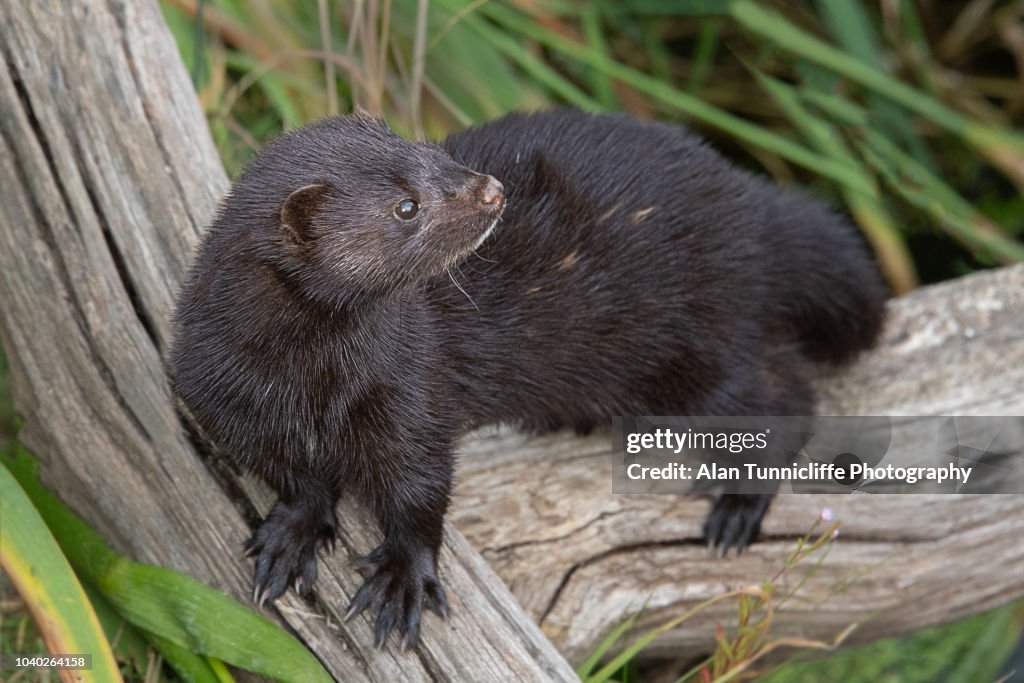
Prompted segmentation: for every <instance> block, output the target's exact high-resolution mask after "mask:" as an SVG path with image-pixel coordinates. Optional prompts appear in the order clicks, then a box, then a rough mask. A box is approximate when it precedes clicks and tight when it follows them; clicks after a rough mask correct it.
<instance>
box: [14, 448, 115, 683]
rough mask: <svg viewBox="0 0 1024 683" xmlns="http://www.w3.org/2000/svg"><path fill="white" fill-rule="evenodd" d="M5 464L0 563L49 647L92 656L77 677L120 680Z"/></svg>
mask: <svg viewBox="0 0 1024 683" xmlns="http://www.w3.org/2000/svg"><path fill="white" fill-rule="evenodd" d="M4 465H5V463H3V462H0V521H2V523H3V529H2V533H0V566H2V567H3V570H4V572H6V574H7V576H8V577H9V578H10V579H11V582H12V583H13V584H14V588H15V589H16V590H17V591H18V594H19V595H20V596H21V598H22V599H23V600H24V601H25V604H26V605H28V608H29V611H30V612H31V613H32V617H33V619H34V620H35V624H36V629H37V630H38V631H39V634H40V636H42V638H43V641H44V642H45V643H46V649H47V651H48V652H50V653H51V654H67V655H71V654H89V655H92V668H91V669H81V670H77V671H75V672H74V673H75V676H76V678H77V680H80V681H82V682H83V683H90V682H91V681H97V682H98V683H107V682H108V681H120V680H121V673H120V672H119V671H118V667H117V662H116V661H115V660H114V654H113V652H111V650H110V643H109V642H108V641H107V638H106V636H105V635H104V633H103V628H102V626H100V622H99V619H98V618H97V616H96V612H95V611H93V608H92V605H91V604H90V603H89V598H88V597H86V595H85V591H84V590H83V589H82V586H81V584H80V583H79V582H78V579H77V577H76V576H75V574H74V572H73V571H72V570H71V567H70V566H69V564H68V561H67V559H66V558H65V557H64V555H63V554H61V551H60V547H59V546H58V545H57V542H56V541H55V540H54V538H53V536H52V535H51V533H50V531H49V529H47V528H46V523H45V522H44V521H43V518H42V516H41V515H40V514H39V511H38V510H37V509H36V507H35V506H34V505H33V504H32V501H31V500H30V499H29V497H28V495H26V493H25V491H24V490H23V489H22V487H21V486H20V485H19V483H18V481H17V480H16V479H15V478H14V476H13V475H12V474H11V472H10V471H9V470H8V469H7V467H5V466H4Z"/></svg>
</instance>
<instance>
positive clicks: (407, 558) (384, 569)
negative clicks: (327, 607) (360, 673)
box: [345, 543, 448, 650]
mask: <svg viewBox="0 0 1024 683" xmlns="http://www.w3.org/2000/svg"><path fill="white" fill-rule="evenodd" d="M435 557H436V556H435V554H434V553H433V552H432V551H430V550H419V551H412V550H404V549H403V550H396V549H394V548H393V547H391V546H389V545H388V544H387V543H385V544H383V545H381V546H380V547H378V548H377V549H376V550H374V551H373V552H371V553H370V554H369V555H367V556H366V557H363V558H360V559H359V560H356V562H355V565H356V569H357V570H358V571H359V573H360V574H362V575H363V579H364V581H363V585H362V586H361V587H360V588H359V590H358V591H356V594H355V596H354V597H353V598H352V602H351V604H350V605H349V608H348V614H346V615H345V619H346V621H347V620H349V619H352V618H354V617H355V616H357V615H359V614H362V613H363V612H364V611H366V610H367V609H369V608H370V607H374V608H376V609H377V610H378V612H377V620H376V622H375V623H374V626H373V644H374V645H375V646H376V647H381V646H383V645H384V644H385V643H386V642H387V640H388V636H389V635H390V634H391V631H393V630H397V631H398V637H399V643H404V645H405V648H406V649H407V650H411V649H413V648H414V647H416V644H417V643H418V642H419V639H420V618H421V616H422V614H423V608H424V607H425V608H427V609H428V610H430V611H431V612H433V613H434V614H436V615H438V616H439V617H441V618H447V616H448V599H447V597H445V593H444V588H442V586H441V582H440V580H438V578H437V569H436V559H435Z"/></svg>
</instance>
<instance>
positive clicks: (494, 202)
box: [480, 176, 505, 207]
mask: <svg viewBox="0 0 1024 683" xmlns="http://www.w3.org/2000/svg"><path fill="white" fill-rule="evenodd" d="M480 201H481V202H483V203H484V204H485V205H486V206H493V207H500V206H501V205H502V204H504V203H505V187H504V185H502V184H501V182H499V181H498V179H497V178H495V177H493V176H487V180H485V181H484V186H483V189H481V190H480Z"/></svg>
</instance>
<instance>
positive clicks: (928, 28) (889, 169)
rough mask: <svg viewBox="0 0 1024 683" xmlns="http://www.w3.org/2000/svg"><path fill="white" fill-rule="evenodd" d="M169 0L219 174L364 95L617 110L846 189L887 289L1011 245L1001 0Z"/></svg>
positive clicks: (1011, 82)
mask: <svg viewBox="0 0 1024 683" xmlns="http://www.w3.org/2000/svg"><path fill="white" fill-rule="evenodd" d="M162 4H163V7H164V12H165V16H166V17H167V19H168V22H169V24H170V26H171V28H172V31H173V33H174V35H175V37H176V39H177V40H178V43H179V46H180V47H181V52H182V55H183V56H184V57H185V59H186V62H187V64H188V67H189V70H190V72H191V73H192V74H193V77H194V79H195V81H196V86H197V90H198V92H199V95H200V98H201V101H202V102H203V106H204V108H205V110H206V111H207V114H208V118H209V121H210V127H211V131H212V132H213V135H214V139H215V141H216V142H217V145H218V148H219V149H220V151H221V154H222V156H223V158H224V161H225V165H226V166H227V168H228V170H229V172H231V173H235V172H237V171H238V170H239V169H240V168H241V166H242V165H243V164H244V162H245V160H246V159H247V158H248V157H249V156H250V155H251V154H252V153H253V151H254V150H255V149H258V147H259V146H260V145H261V144H262V143H263V142H264V141H266V140H267V139H269V138H270V137H272V136H274V135H276V134H277V133H279V132H280V131H282V130H287V129H290V128H294V127H296V126H298V125H301V124H302V123H304V122H306V121H310V120H312V119H315V118H318V117H321V116H324V115H327V114H330V113H333V112H336V111H340V112H344V111H348V110H350V109H351V108H352V107H353V106H354V105H356V104H359V105H361V106H363V107H365V108H367V109H369V110H370V111H371V112H374V113H378V114H381V115H383V116H385V117H386V118H387V119H388V121H389V122H390V123H391V125H392V126H393V127H394V128H395V129H396V130H398V131H399V132H400V133H402V134H405V135H409V136H414V137H440V136H443V135H444V134H446V133H447V132H449V131H451V130H453V129H456V128H460V127H462V126H466V125H470V124H472V123H479V122H482V121H485V120H487V119H490V118H493V117H495V116H499V115H501V114H503V113H505V112H507V111H511V110H515V109H535V108H539V107H549V106H558V105H566V104H570V105H574V106H577V107H580V108H583V109H586V110H590V111H599V110H604V109H626V110H629V111H632V112H634V113H636V114H637V115H639V116H644V117H656V118H661V119H667V120H673V121H680V122H685V123H687V124H688V125H690V126H692V127H694V128H697V129H699V130H700V131H702V132H703V133H704V134H705V135H707V136H709V137H711V138H712V140H713V142H714V143H715V144H716V145H717V146H718V147H720V148H721V149H722V150H723V151H724V152H725V153H727V154H729V155H730V156H732V157H733V158H735V159H736V160H737V161H738V162H739V163H741V164H744V165H747V166H750V167H753V168H755V169H757V170H759V171H760V172H766V173H769V174H771V175H773V176H775V177H776V178H777V179H778V180H780V181H781V182H785V183H791V182H796V183H801V184H805V185H810V186H812V188H813V189H814V190H815V191H816V192H817V193H819V194H820V195H822V196H824V197H826V198H828V199H830V200H832V201H833V202H835V203H836V204H837V205H839V206H841V207H843V208H845V209H846V211H847V212H848V213H849V214H850V215H851V217H852V218H853V220H855V221H856V222H857V223H858V224H859V225H860V226H861V228H862V229H863V231H864V233H865V235H866V236H867V237H868V239H869V241H870V243H871V245H872V248H873V249H874V250H875V252H876V254H877V256H878V258H879V261H880V262H881V263H882V265H883V270H884V272H885V274H886V277H887V278H888V280H889V282H890V284H891V285H892V288H893V290H894V291H895V292H897V293H899V292H904V291H907V290H909V289H911V288H913V287H914V286H916V285H917V284H918V283H919V282H930V281H934V280H938V279H944V278H949V277H953V276H956V275H958V274H962V273H963V272H965V271H969V270H972V269H976V268H983V267H990V266H992V265H995V264H999V263H1006V262H1010V261H1018V260H1020V259H1021V253H1022V249H1021V247H1020V243H1019V241H1018V240H1019V237H1020V235H1021V233H1022V232H1024V212H1022V211H1021V208H1022V204H1024V202H1022V199H1021V195H1020V191H1019V190H1020V188H1022V187H1024V135H1022V134H1021V133H1020V128H1021V125H1022V120H1024V106H1022V105H1021V101H1020V100H1021V98H1020V97H1019V94H1017V93H1019V91H1021V90H1022V88H1024V86H1022V82H1024V81H1022V76H1021V74H1019V73H1016V71H1015V67H1014V65H1013V62H1012V60H1007V59H1006V55H1007V54H1008V53H1011V52H1012V50H1014V49H1016V48H1015V46H1014V45H1012V44H1011V43H1007V42H1006V41H1005V39H1004V38H1003V35H1004V34H1003V33H1002V32H1001V26H1002V25H1003V24H1004V23H1005V22H1007V21H1010V20H1011V19H1012V18H1013V16H1012V13H1011V12H1010V11H1009V10H999V11H995V12H992V13H990V14H989V15H983V16H980V17H976V16H974V15H972V14H971V13H970V12H969V11H968V4H967V3H940V4H935V3H933V4H929V5H928V6H925V7H922V8H919V9H915V7H910V8H906V7H903V6H904V5H909V3H901V4H900V7H901V8H902V9H901V11H900V12H898V13H897V14H895V15H890V14H884V15H883V14H879V10H878V8H877V7H875V6H873V5H865V4H861V3H834V2H826V1H824V0H821V1H819V2H816V3H813V4H798V3H777V2H766V1H758V2H755V1H754V0H706V1H704V2H692V3H672V2H665V1H660V0H624V1H618V2H611V1H610V0H599V1H597V2H590V3H575V2H568V1H566V0H535V1H534V2H529V3H512V2H507V1H504V0H434V1H433V2H429V3H426V4H425V5H423V6H425V7H427V8H428V10H429V11H427V12H426V13H424V14H421V13H420V12H419V9H420V7H421V5H420V3H419V2H418V1H417V0H378V1H377V2H375V3H372V2H368V3H352V2H340V1H338V0H332V1H327V0H323V1H322V2H321V3H302V2H298V1H297V0H252V1H251V2H246V3H242V2H240V1H239V0H216V1H212V2H205V3H202V4H201V6H202V8H203V10H202V12H201V15H200V16H197V15H196V14H194V13H193V12H192V9H191V8H192V7H193V5H192V3H190V2H187V1H186V0H164V2H163V3H162ZM317 5H319V9H322V10H323V11H324V16H326V18H327V21H326V23H323V22H321V15H320V12H319V11H318V7H317ZM355 8H361V9H360V12H358V13H357V12H356V11H355ZM953 26H956V27H957V28H956V29H954V28H952V27H953ZM773 83H774V84H778V85H779V86H782V87H785V88H788V89H791V90H792V91H793V92H794V93H795V94H796V95H797V97H798V106H794V104H793V102H792V101H788V102H787V101H783V99H780V98H779V96H778V87H775V88H773V87H772V86H771V85H769V84H773ZM851 116H853V117H854V118H855V119H856V121H851ZM808 121H811V122H813V123H812V125H808ZM812 128H818V129H819V130H817V131H815V130H812ZM823 133H824V135H825V136H826V140H825V142H824V144H823V141H822V134H823ZM865 136H866V137H867V138H868V140H869V141H870V143H871V144H864V138H865ZM880 150H884V151H886V153H880ZM894 150H896V151H899V153H900V155H901V156H900V157H899V158H896V157H894V155H893V154H892V152H893V151H894ZM907 169H909V170H907ZM903 173H910V174H911V175H912V176H914V178H913V180H912V181H911V182H909V183H908V182H904V181H903V179H902V174H903ZM921 178H926V179H927V180H928V182H926V183H925V187H924V188H923V189H921V190H920V191H918V189H917V187H916V184H917V181H918V180H920V179H921ZM980 178H983V179H984V180H985V182H979V179H980ZM908 188H909V189H908ZM979 226H980V227H979Z"/></svg>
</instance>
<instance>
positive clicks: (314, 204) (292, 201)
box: [281, 184, 327, 244]
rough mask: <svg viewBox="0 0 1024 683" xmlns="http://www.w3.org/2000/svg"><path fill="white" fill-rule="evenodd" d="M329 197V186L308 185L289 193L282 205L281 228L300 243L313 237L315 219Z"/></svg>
mask: <svg viewBox="0 0 1024 683" xmlns="http://www.w3.org/2000/svg"><path fill="white" fill-rule="evenodd" d="M326 198H327V186H326V185H322V184H314V185H306V186H305V187H300V188H299V189H297V190H295V192H292V193H291V194H290V195H288V199H286V200H284V204H283V205H282V206H281V229H282V230H283V231H284V232H285V233H286V234H288V236H289V237H291V239H292V240H293V241H295V242H296V243H298V244H301V243H303V242H308V241H309V240H310V239H312V237H313V231H312V225H313V219H314V218H315V217H316V214H317V212H318V211H319V210H320V207H321V205H322V204H323V203H324V200H325V199H326Z"/></svg>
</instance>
